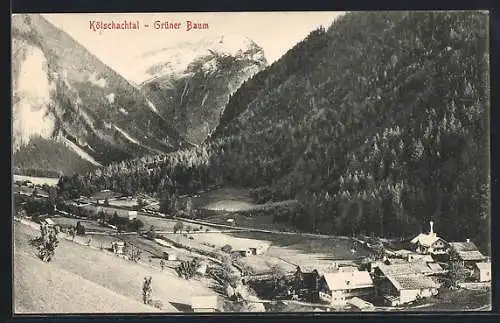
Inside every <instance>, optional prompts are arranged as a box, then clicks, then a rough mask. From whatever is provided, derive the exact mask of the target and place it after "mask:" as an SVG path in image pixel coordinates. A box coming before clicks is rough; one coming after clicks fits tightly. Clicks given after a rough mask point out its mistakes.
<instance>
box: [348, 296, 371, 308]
mask: <svg viewBox="0 0 500 323" xmlns="http://www.w3.org/2000/svg"><path fill="white" fill-rule="evenodd" d="M349 304H351V305H353V306H356V307H357V308H359V309H373V308H375V306H373V304H372V303H369V302H367V301H365V300H362V299H361V298H359V297H353V298H351V299H350V300H349Z"/></svg>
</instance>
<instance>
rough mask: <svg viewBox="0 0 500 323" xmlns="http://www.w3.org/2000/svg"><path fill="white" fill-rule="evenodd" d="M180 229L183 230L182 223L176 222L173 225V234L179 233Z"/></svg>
mask: <svg viewBox="0 0 500 323" xmlns="http://www.w3.org/2000/svg"><path fill="white" fill-rule="evenodd" d="M182 229H184V223H183V222H181V221H177V223H176V224H175V225H174V233H177V232H181V231H182Z"/></svg>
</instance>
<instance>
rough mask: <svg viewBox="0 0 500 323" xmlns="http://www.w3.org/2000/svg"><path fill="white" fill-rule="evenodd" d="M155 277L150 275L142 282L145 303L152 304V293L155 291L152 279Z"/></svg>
mask: <svg viewBox="0 0 500 323" xmlns="http://www.w3.org/2000/svg"><path fill="white" fill-rule="evenodd" d="M152 279H153V278H152V277H151V276H150V277H144V282H143V283H142V300H143V302H144V304H151V303H152V299H151V294H152V292H153V288H152V287H151V280H152Z"/></svg>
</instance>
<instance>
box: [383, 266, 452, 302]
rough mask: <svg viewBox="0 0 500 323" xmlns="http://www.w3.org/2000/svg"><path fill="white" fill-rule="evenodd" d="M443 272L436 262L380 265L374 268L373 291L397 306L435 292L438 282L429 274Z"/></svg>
mask: <svg viewBox="0 0 500 323" xmlns="http://www.w3.org/2000/svg"><path fill="white" fill-rule="evenodd" d="M442 273H445V271H444V270H443V269H442V268H441V266H440V265H439V264H437V263H430V264H426V263H420V262H417V263H407V264H397V265H380V266H378V267H377V268H376V269H375V275H374V282H375V285H376V288H375V292H376V295H378V296H384V298H385V301H386V303H388V304H389V305H391V306H398V305H401V304H405V303H408V302H412V301H414V300H416V299H417V298H420V297H428V296H432V295H436V294H437V289H438V288H439V284H438V283H436V282H435V281H434V280H433V279H432V278H431V277H430V276H434V275H438V274H442Z"/></svg>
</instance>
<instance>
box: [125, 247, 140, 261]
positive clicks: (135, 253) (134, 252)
mask: <svg viewBox="0 0 500 323" xmlns="http://www.w3.org/2000/svg"><path fill="white" fill-rule="evenodd" d="M124 253H125V254H126V255H127V257H128V259H129V260H131V261H133V262H138V261H139V260H141V254H142V251H141V250H140V249H138V248H136V247H135V246H133V245H131V244H126V245H125V250H124Z"/></svg>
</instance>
